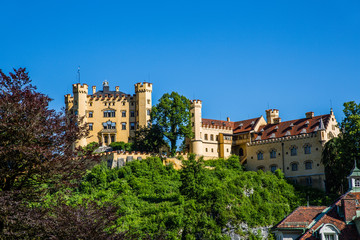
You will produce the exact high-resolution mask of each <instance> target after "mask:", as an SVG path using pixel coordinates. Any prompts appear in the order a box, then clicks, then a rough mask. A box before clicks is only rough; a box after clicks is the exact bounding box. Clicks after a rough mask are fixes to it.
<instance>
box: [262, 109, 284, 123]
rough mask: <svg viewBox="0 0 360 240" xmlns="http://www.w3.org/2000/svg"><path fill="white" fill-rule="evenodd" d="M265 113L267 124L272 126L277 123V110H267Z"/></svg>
mask: <svg viewBox="0 0 360 240" xmlns="http://www.w3.org/2000/svg"><path fill="white" fill-rule="evenodd" d="M265 112H266V121H267V124H274V123H278V122H279V119H280V118H279V110H277V109H268V110H266V111H265Z"/></svg>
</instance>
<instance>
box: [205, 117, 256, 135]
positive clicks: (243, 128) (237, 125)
mask: <svg viewBox="0 0 360 240" xmlns="http://www.w3.org/2000/svg"><path fill="white" fill-rule="evenodd" d="M260 118H261V117H258V118H251V119H246V120H242V121H237V122H231V121H222V120H215V119H207V118H203V119H202V124H203V125H210V126H218V127H230V128H232V129H233V133H234V134H236V133H244V132H250V131H251V130H254V128H255V125H256V123H257V122H258V121H259V120H260Z"/></svg>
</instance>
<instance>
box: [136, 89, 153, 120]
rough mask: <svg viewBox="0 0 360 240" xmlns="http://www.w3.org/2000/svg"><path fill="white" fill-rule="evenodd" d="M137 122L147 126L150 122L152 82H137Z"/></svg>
mask: <svg viewBox="0 0 360 240" xmlns="http://www.w3.org/2000/svg"><path fill="white" fill-rule="evenodd" d="M135 95H136V122H137V126H138V127H147V126H148V124H149V122H150V112H151V102H152V97H151V95H152V83H148V82H143V83H136V84H135Z"/></svg>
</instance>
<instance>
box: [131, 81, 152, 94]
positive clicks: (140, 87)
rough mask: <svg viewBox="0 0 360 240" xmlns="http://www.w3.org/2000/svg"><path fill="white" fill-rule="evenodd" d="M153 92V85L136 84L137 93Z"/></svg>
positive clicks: (146, 83) (145, 83)
mask: <svg viewBox="0 0 360 240" xmlns="http://www.w3.org/2000/svg"><path fill="white" fill-rule="evenodd" d="M138 92H152V83H148V82H140V83H136V84H135V93H138Z"/></svg>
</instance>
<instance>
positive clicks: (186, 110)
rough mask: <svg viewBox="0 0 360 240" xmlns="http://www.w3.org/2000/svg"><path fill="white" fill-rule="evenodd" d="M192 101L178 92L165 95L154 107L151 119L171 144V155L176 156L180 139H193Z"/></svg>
mask: <svg viewBox="0 0 360 240" xmlns="http://www.w3.org/2000/svg"><path fill="white" fill-rule="evenodd" d="M190 109H191V104H190V100H189V99H187V98H186V97H184V96H181V95H179V94H178V93H176V92H172V93H171V94H168V93H165V94H164V95H163V96H162V97H161V98H160V100H159V103H158V104H157V105H156V106H154V107H153V109H152V112H151V119H152V123H153V124H154V125H158V126H159V128H160V130H161V133H162V134H163V136H165V137H166V138H167V139H168V140H169V142H170V146H171V147H170V149H171V150H170V151H171V155H175V152H176V143H177V141H178V140H179V139H180V138H191V137H192V135H193V133H192V128H191V113H190Z"/></svg>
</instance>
